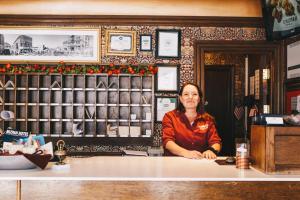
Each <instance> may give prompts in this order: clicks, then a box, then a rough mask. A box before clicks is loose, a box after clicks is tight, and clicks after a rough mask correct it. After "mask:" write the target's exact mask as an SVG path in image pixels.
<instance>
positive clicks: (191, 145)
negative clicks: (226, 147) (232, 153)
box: [162, 83, 221, 159]
mask: <svg viewBox="0 0 300 200" xmlns="http://www.w3.org/2000/svg"><path fill="white" fill-rule="evenodd" d="M201 100H202V92H201V91H200V89H199V87H198V86H197V85H195V84H193V83H186V84H184V85H183V86H182V88H181V89H180V91H179V104H178V107H177V108H176V109H175V110H173V111H170V112H168V113H166V114H165V116H164V118H163V121H162V133H163V145H164V149H165V155H178V156H183V157H186V158H193V159H200V158H203V157H204V158H207V159H214V158H216V157H217V154H218V153H219V152H220V150H221V139H220V137H219V135H218V133H217V130H216V127H215V123H214V118H213V117H212V116H211V115H209V114H208V113H206V112H204V109H203V105H202V104H201Z"/></svg>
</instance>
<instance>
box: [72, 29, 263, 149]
mask: <svg viewBox="0 0 300 200" xmlns="http://www.w3.org/2000/svg"><path fill="white" fill-rule="evenodd" d="M157 28H161V29H181V31H182V38H181V54H182V56H181V59H179V60H176V59H170V60H169V59H168V60H162V59H155V53H154V52H145V53H144V52H140V51H139V35H140V34H152V39H153V41H152V42H153V44H152V45H153V46H152V47H153V49H154V50H155V42H156V41H155V30H156V29H157ZM101 29H102V31H101V32H102V34H101V38H102V42H101V46H102V56H101V57H102V58H101V62H102V63H115V64H121V63H132V64H134V63H154V64H158V63H171V64H179V65H180V84H182V83H184V82H187V81H189V82H193V81H194V80H193V76H194V74H193V65H194V43H195V41H197V40H248V41H255V40H265V31H264V29H263V28H242V27H240V28H239V27H236V28H228V27H176V26H102V27H101ZM106 29H111V30H121V29H124V30H134V31H137V56H136V57H126V56H105V55H104V49H105V30H106ZM221 60H223V61H224V62H225V63H226V64H230V63H228V60H232V58H231V59H230V58H222V56H219V57H218V58H214V61H212V62H214V64H216V63H222V62H223V61H221ZM206 62H207V63H208V64H209V61H208V60H207V61H206ZM241 62H242V61H241ZM235 63H240V62H238V61H237V62H235ZM211 64H212V63H211ZM241 65H242V64H241ZM237 69H240V68H239V67H238V66H237ZM235 71H236V73H238V74H242V73H243V71H241V70H235ZM239 77H240V76H239ZM238 81H240V80H237V82H238ZM240 87H241V88H242V86H240ZM241 88H240V89H241ZM155 95H161V93H156V94H155ZM164 95H169V96H172V95H173V94H168V93H165V94H164ZM154 126H155V127H154V129H155V131H154V141H153V146H160V145H161V124H159V123H156V124H155V125H154ZM120 148H131V149H136V150H145V149H146V147H144V146H126V147H115V146H97V145H96V146H93V145H92V146H72V147H70V148H69V149H70V151H74V152H75V151H84V152H90V151H92V152H93V151H119V149H120Z"/></svg>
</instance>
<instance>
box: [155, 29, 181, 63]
mask: <svg viewBox="0 0 300 200" xmlns="http://www.w3.org/2000/svg"><path fill="white" fill-rule="evenodd" d="M155 57H156V58H166V59H168V58H174V59H180V57H181V30H176V29H173V30H167V29H156V51H155Z"/></svg>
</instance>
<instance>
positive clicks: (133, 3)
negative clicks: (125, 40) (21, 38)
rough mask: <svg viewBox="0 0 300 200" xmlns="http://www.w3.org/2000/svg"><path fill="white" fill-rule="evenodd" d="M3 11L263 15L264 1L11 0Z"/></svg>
mask: <svg viewBox="0 0 300 200" xmlns="http://www.w3.org/2000/svg"><path fill="white" fill-rule="evenodd" d="M0 6H1V11H0V14H25V15H32V14H33V15H41V14H43V15H150V16H226V17H230V16H233V17H261V16H262V11H261V4H260V0H251V1H249V0H231V1H228V0H225V1H220V0H201V1H199V0H186V1H181V0H172V1H170V0H147V1H137V0H127V1H124V0H114V1H111V0H101V1H94V0H85V1H79V0H78V1H74V0H43V1H42V0H27V1H23V0H11V1H0Z"/></svg>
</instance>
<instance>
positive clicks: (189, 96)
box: [179, 85, 200, 110]
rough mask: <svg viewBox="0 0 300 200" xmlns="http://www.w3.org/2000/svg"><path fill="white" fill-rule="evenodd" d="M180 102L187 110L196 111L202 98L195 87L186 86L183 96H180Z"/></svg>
mask: <svg viewBox="0 0 300 200" xmlns="http://www.w3.org/2000/svg"><path fill="white" fill-rule="evenodd" d="M179 100H180V102H181V103H182V105H183V106H184V108H185V109H195V110H196V108H197V105H198V103H199V102H200V96H199V93H198V90H197V88H196V87H195V86H193V85H186V86H185V87H184V88H183V91H182V95H181V96H179Z"/></svg>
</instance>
